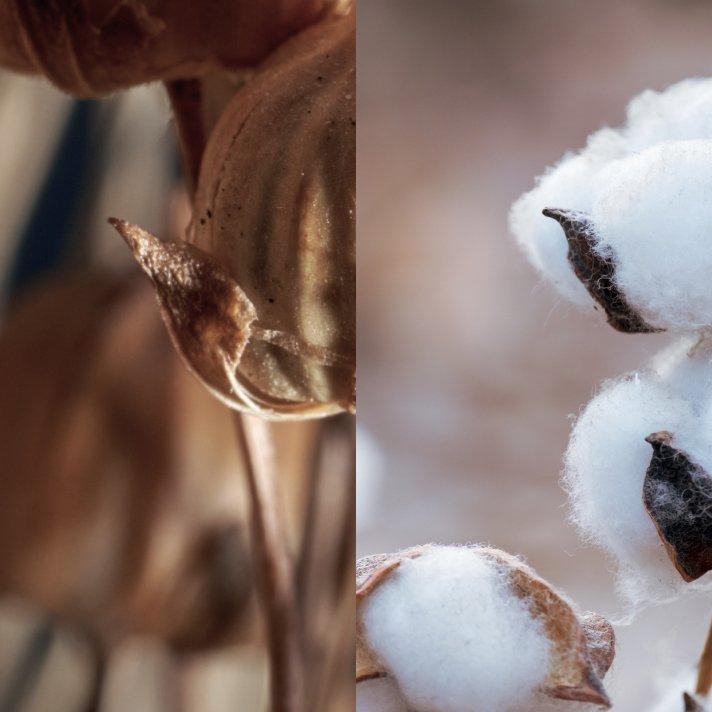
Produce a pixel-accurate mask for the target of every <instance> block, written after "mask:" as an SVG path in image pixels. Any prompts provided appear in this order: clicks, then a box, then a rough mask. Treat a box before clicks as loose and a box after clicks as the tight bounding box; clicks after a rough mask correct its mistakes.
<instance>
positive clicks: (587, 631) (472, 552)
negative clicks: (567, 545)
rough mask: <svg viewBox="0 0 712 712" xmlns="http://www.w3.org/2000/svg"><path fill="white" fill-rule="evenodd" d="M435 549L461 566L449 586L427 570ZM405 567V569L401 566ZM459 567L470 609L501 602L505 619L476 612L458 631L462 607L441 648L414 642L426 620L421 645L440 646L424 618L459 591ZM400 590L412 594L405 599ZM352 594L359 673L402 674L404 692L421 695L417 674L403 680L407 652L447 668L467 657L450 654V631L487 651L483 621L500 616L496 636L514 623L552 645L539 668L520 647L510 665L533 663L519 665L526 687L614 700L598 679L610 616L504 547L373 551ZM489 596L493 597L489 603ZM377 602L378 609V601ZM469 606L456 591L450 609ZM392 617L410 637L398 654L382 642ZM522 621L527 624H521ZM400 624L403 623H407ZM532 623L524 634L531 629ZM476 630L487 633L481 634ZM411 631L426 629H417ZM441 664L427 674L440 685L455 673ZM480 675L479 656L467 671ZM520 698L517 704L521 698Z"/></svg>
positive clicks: (610, 647)
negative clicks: (471, 623)
mask: <svg viewBox="0 0 712 712" xmlns="http://www.w3.org/2000/svg"><path fill="white" fill-rule="evenodd" d="M438 558H439V563H437V565H438V566H443V565H446V566H447V565H449V566H455V567H457V566H458V565H461V566H462V567H463V568H462V571H451V572H449V573H448V574H447V576H449V578H448V581H449V582H450V583H449V585H448V586H446V587H443V586H442V583H441V582H440V580H439V579H438V578H437V577H435V578H427V576H429V575H430V574H428V571H430V569H428V567H430V566H433V562H437V561H438ZM404 562H409V563H408V566H407V568H405V567H404ZM443 562H444V564H443ZM471 566H473V567H475V568H473V569H472V571H475V570H476V571H478V572H479V574H480V575H478V576H475V577H473V578H472V579H471V580H470V578H469V575H470V573H468V572H471V570H470V568H469V567H471ZM418 567H420V569H419V570H420V571H422V572H424V573H423V574H417V570H418ZM400 571H402V572H403V573H402V574H400V573H399V572H400ZM414 572H415V574H416V575H415V576H414ZM463 572H464V573H463ZM441 573H443V572H441ZM489 575H492V576H493V578H492V579H491V580H492V581H503V582H504V587H503V588H501V589H498V588H497V585H498V584H495V587H494V588H493V589H492V590H490V589H488V586H489V585H490V580H489V579H488V576H489ZM423 576H425V577H426V578H423ZM463 576H464V578H465V579H466V582H465V583H466V585H465V586H463V590H464V591H467V592H468V593H467V597H468V598H469V597H471V599H472V600H471V609H472V611H478V613H477V615H480V613H479V611H482V610H488V611H492V610H495V609H496V610H498V611H499V615H501V616H503V618H502V619H501V620H500V619H497V620H482V621H479V623H480V624H481V626H480V627H479V628H478V630H477V631H473V635H474V636H475V637H474V638H471V637H470V635H469V634H468V631H467V630H462V626H463V620H462V619H460V617H459V615H458V614H454V615H453V620H452V621H451V626H452V627H451V628H450V627H449V626H450V623H449V622H445V624H444V625H445V626H448V627H447V628H446V629H444V630H442V631H441V635H442V639H443V645H442V646H441V647H438V648H434V649H428V650H420V649H417V648H416V646H415V644H414V643H413V641H412V640H408V637H409V636H410V634H411V632H410V631H409V630H407V628H409V627H410V626H416V625H422V626H424V627H426V629H427V631H428V634H427V635H425V636H422V640H423V641H429V642H426V643H424V645H426V646H436V645H437V642H436V641H437V639H438V635H433V631H432V630H430V628H431V627H432V623H431V621H429V620H428V618H429V617H430V616H429V614H428V611H429V610H432V611H433V616H434V617H436V618H437V617H438V616H440V617H441V616H442V611H443V610H448V608H449V607H450V606H449V597H450V596H452V595H453V594H452V588H451V586H452V585H453V582H454V581H456V580H459V578H462V577H463ZM403 577H411V579H412V580H413V581H416V582H417V583H416V584H413V585H412V586H411V587H408V586H406V585H405V584H403V583H402V580H403ZM390 587H395V588H390ZM480 588H481V589H482V590H480ZM381 591H383V592H384V594H385V595H386V598H385V599H381V598H380V596H381V593H380V592H381ZM394 592H395V593H396V594H398V597H397V599H394V598H393V595H394ZM457 595H458V594H455V596H457ZM489 596H494V597H495V599H494V600H493V599H489V598H488V597H489ZM403 597H405V598H407V599H408V600H404V598H403ZM481 597H484V598H481ZM356 598H357V604H358V613H357V669H356V681H357V682H359V681H362V680H367V679H372V678H375V677H383V676H387V675H389V676H392V677H394V678H395V679H396V681H397V682H398V683H399V685H400V686H401V688H402V689H403V692H404V694H405V696H406V698H407V697H408V696H409V690H410V694H411V695H413V694H415V693H414V692H413V690H412V689H410V688H412V679H411V681H410V682H408V680H407V679H406V678H407V677H408V676H409V675H410V676H411V678H412V676H413V675H412V673H411V672H410V671H409V670H408V665H409V664H410V663H409V660H410V659H411V658H413V657H420V658H421V659H424V660H438V661H439V663H438V665H441V666H445V667H448V666H450V665H462V654H461V652H462V651H461V650H459V651H457V652H456V653H454V657H455V658H457V660H455V659H453V660H450V659H449V657H448V655H449V653H448V650H449V649H450V648H451V647H452V644H451V641H450V638H451V637H452V636H457V635H459V634H460V633H462V634H463V635H465V637H466V638H467V640H468V645H473V646H474V643H472V640H473V639H477V640H479V641H480V642H481V645H482V649H481V650H479V649H476V646H475V647H473V648H472V649H471V651H470V652H471V655H472V656H473V659H480V654H482V656H483V657H485V658H486V657H487V655H486V648H487V646H488V642H487V640H486V634H484V633H482V631H483V630H484V629H485V628H487V629H490V628H491V629H493V630H494V629H498V626H500V625H501V626H502V630H501V631H499V633H498V635H499V636H504V637H503V640H504V639H505V638H507V635H508V634H510V633H511V634H515V633H514V631H517V632H516V635H517V636H519V635H525V636H526V635H533V636H534V638H532V639H531V640H530V643H531V645H532V648H533V649H535V648H537V645H538V643H537V640H539V641H541V643H543V645H544V650H545V651H546V653H545V654H544V655H543V657H542V658H541V664H542V667H541V668H536V669H535V670H534V671H533V672H532V668H531V665H532V664H534V665H535V666H536V665H537V664H538V663H533V661H532V660H527V659H526V657H524V658H522V657H521V656H515V657H516V659H512V660H507V661H506V664H507V665H508V666H512V667H514V668H516V667H517V666H522V668H523V670H525V669H526V668H527V665H529V666H530V667H529V668H528V669H526V671H524V672H522V675H523V678H526V679H527V680H529V682H531V683H532V689H531V691H530V692H531V694H532V695H537V694H539V695H540V694H542V693H543V694H544V695H546V696H548V697H551V698H554V699H560V700H571V701H576V702H586V703H590V704H593V705H601V706H606V707H609V706H610V700H609V698H608V696H607V694H606V692H605V690H604V689H603V685H602V683H601V678H602V677H603V676H604V675H605V673H606V672H607V670H608V668H609V667H610V665H611V662H612V660H613V656H614V654H615V636H614V634H613V629H612V627H611V626H610V624H609V623H608V622H607V621H606V620H605V619H603V618H601V617H600V616H598V615H596V614H592V613H587V614H585V615H582V616H579V615H578V614H577V613H576V612H575V611H574V609H573V608H572V607H571V605H570V604H569V603H568V602H567V601H566V599H564V598H563V597H562V596H561V595H560V594H558V593H557V592H556V591H555V590H554V589H553V588H552V587H551V586H550V585H549V584H548V583H547V582H546V581H544V580H543V579H541V578H540V577H539V576H537V574H536V573H535V572H534V571H533V570H532V569H531V568H529V567H528V566H526V565H525V564H524V563H523V562H522V561H520V560H519V559H517V558H516V557H513V556H511V555H509V554H507V553H505V552H503V551H500V550H497V549H491V548H486V547H478V546H472V547H438V546H423V547H416V548H412V549H408V550H406V551H402V552H399V553H397V554H393V555H385V554H381V555H377V556H372V557H367V558H365V559H361V560H359V561H358V562H357V574H356ZM382 600H386V601H388V600H390V601H391V603H393V604H394V605H396V607H397V608H398V611H395V610H391V607H390V606H389V605H388V604H387V603H382ZM483 600H485V601H490V603H488V604H487V605H484V606H483V605H482V601H483ZM495 600H496V601H497V602H496V603H495ZM490 604H492V605H490ZM374 605H375V606H377V608H375V609H374ZM463 606H465V608H467V607H468V604H467V601H463V600H460V599H457V600H456V601H455V603H454V605H453V606H452V610H453V611H462V610H463V609H462V607H463ZM431 607H432V608H431ZM413 611H415V613H413ZM522 611H523V612H525V613H523V615H524V616H525V617H524V618H523V619H522V620H521V622H520V623H515V622H514V618H516V616H517V615H518V614H520V612H522ZM409 614H410V615H411V616H414V618H413V620H408V615H409ZM488 615H493V614H491V613H490V614H488ZM391 616H393V617H391ZM510 616H513V618H510ZM505 619H506V620H505ZM394 621H399V623H397V624H396V625H395V628H396V629H397V630H396V632H395V636H396V637H397V638H398V639H401V638H403V640H404V641H405V642H403V645H404V646H408V649H407V650H405V651H402V655H394V650H393V647H394V646H393V641H392V640H390V641H388V642H386V643H384V640H383V629H384V628H385V629H388V628H391V629H392V628H393V627H394ZM439 624H440V625H443V621H442V620H440V622H439ZM519 625H521V626H522V627H523V628H518V627H517V626H519ZM401 626H402V627H404V628H405V629H406V630H401ZM529 627H531V629H530V628H529ZM527 630H528V633H525V631H527ZM532 631H534V632H533V633H532ZM477 634H480V636H481V637H480V638H477ZM414 639H415V640H418V639H421V638H419V637H418V636H416V637H415V638H414ZM505 647H506V643H505ZM396 652H398V651H396ZM500 653H501V651H500ZM399 658H402V659H401V660H399ZM458 661H459V662H458ZM480 664H481V663H480ZM441 672H442V673H443V674H442V675H441V673H439V672H437V665H435V664H433V665H432V669H431V667H430V666H427V674H428V675H430V674H431V673H432V675H433V679H432V680H429V681H428V684H431V685H432V686H434V687H437V685H438V682H439V679H440V678H442V679H445V678H447V679H449V678H450V675H449V672H448V670H444V671H441ZM490 672H492V671H490ZM478 674H479V675H483V679H486V678H487V676H488V673H487V672H483V671H482V670H481V669H480V668H478V667H477V665H474V667H473V669H472V670H467V671H466V676H467V677H469V676H472V680H473V684H475V685H479V684H480V683H479V682H477V678H478ZM418 675H420V671H419V672H418ZM532 675H533V676H532ZM527 676H529V677H527ZM515 677H516V675H515ZM482 684H486V683H482ZM434 694H435V693H434ZM495 694H497V695H498V694H500V693H495ZM493 699H494V698H493ZM518 702H519V703H520V704H521V700H519V701H518ZM518 709H519V708H518Z"/></svg>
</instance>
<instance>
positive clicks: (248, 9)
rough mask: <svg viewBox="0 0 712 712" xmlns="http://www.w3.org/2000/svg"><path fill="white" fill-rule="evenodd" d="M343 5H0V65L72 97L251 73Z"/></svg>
mask: <svg viewBox="0 0 712 712" xmlns="http://www.w3.org/2000/svg"><path fill="white" fill-rule="evenodd" d="M343 4H344V2H343V0H266V1H261V2H254V1H252V0H218V1H217V2H213V3H202V2H195V0H42V2H37V1H36V0H5V1H4V2H3V3H2V9H1V10H0V41H1V42H2V46H0V62H2V64H3V66H6V67H9V68H11V69H16V70H20V71H28V72H34V73H38V74H43V75H44V76H46V77H47V78H48V79H49V80H50V81H52V82H53V83H54V84H56V85H57V86H58V87H60V88H61V89H63V90H65V91H67V92H69V93H71V94H74V95H75V96H96V95H98V94H104V93H107V92H110V91H114V90H116V89H122V88H126V87H129V86H133V85H136V84H142V83H145V82H150V81H155V80H171V79H179V78H186V77H196V76H201V75H203V74H205V73H207V72H210V71H217V70H221V69H234V68H240V67H245V66H250V65H254V64H256V63H258V62H259V61H261V60H262V59H263V58H264V57H265V56H267V54H268V53H269V52H270V51H272V50H273V49H274V48H275V47H277V46H278V45H279V44H280V43H281V42H283V41H284V40H285V39H287V38H288V37H289V36H291V35H292V34H294V33H296V32H298V31H299V30H301V29H303V28H304V27H306V26H308V25H309V24H311V23H313V22H315V21H317V20H319V19H320V18H322V17H324V16H325V15H328V14H331V13H338V12H340V11H341V7H342V6H343Z"/></svg>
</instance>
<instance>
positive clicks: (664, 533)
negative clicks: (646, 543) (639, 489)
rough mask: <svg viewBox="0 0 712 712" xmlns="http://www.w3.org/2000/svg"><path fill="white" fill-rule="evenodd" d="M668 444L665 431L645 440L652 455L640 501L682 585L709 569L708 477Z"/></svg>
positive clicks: (711, 498) (711, 496)
mask: <svg viewBox="0 0 712 712" xmlns="http://www.w3.org/2000/svg"><path fill="white" fill-rule="evenodd" d="M672 440H673V436H672V434H671V433H669V432H667V431H661V432H659V433H652V434H651V435H649V436H648V437H647V438H646V441H647V442H649V443H650V444H651V445H652V447H653V456H652V458H651V460H650V465H649V466H648V471H647V472H646V474H645V481H644V482H643V502H644V504H645V507H646V509H647V511H648V514H649V515H650V518H651V519H652V520H653V523H654V524H655V527H656V528H657V530H658V534H659V535H660V538H661V540H662V542H663V544H664V545H665V549H666V551H667V553H668V556H669V557H670V559H671V560H672V562H673V564H674V565H675V568H676V569H677V570H678V572H679V573H680V575H681V576H682V578H683V579H685V581H694V580H695V579H698V578H699V577H700V576H702V575H704V574H705V573H706V572H707V571H709V570H710V569H712V527H710V525H709V521H710V520H709V507H710V502H712V478H710V476H709V474H708V473H707V472H705V470H704V469H703V468H702V467H700V466H699V465H697V464H696V463H695V462H693V461H692V460H691V459H690V457H689V456H688V455H687V454H686V453H685V452H683V451H682V450H679V449H677V448H676V447H674V446H673V445H672Z"/></svg>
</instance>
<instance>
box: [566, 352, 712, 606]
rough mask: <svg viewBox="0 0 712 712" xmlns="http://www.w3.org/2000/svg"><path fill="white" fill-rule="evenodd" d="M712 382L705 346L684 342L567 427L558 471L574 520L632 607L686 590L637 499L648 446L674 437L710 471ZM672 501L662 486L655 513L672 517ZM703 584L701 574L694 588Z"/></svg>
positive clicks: (606, 392) (612, 385) (671, 491)
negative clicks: (614, 572) (659, 437)
mask: <svg viewBox="0 0 712 712" xmlns="http://www.w3.org/2000/svg"><path fill="white" fill-rule="evenodd" d="M711 377H712V364H711V363H710V352H709V349H708V347H707V346H706V345H705V343H704V342H701V343H699V344H695V342H694V340H691V339H685V340H683V341H681V342H679V343H677V344H673V345H672V346H671V347H669V348H668V349H666V350H665V351H663V352H662V353H661V354H660V355H658V356H657V357H656V358H655V359H653V361H652V363H651V365H650V366H649V367H648V368H647V369H645V370H644V371H641V372H639V373H635V374H632V375H629V376H626V377H624V378H622V379H620V380H618V381H613V382H609V383H606V384H604V386H603V388H602V390H601V391H600V392H599V393H598V395H597V396H596V397H595V398H594V399H593V400H592V401H591V402H590V403H589V404H588V405H587V406H586V408H585V409H584V411H583V412H582V414H581V415H580V417H579V418H578V420H577V421H576V424H575V425H574V428H573V431H572V435H571V440H570V443H569V447H568V450H567V452H566V458H565V467H564V484H565V486H566V489H567V491H568V493H569V496H570V501H571V506H572V517H573V519H574V521H575V522H576V524H577V525H578V527H579V528H580V530H581V532H582V534H583V536H584V538H585V539H586V540H588V541H590V542H591V543H594V544H596V545H598V546H600V547H601V548H603V549H604V550H606V551H607V552H609V553H610V554H611V555H612V556H613V557H614V558H615V560H616V562H617V565H618V587H619V590H620V592H621V594H622V595H623V597H624V598H625V599H626V600H627V601H628V602H629V603H630V604H631V605H632V606H633V607H636V606H640V605H644V604H647V603H651V602H660V601H664V600H669V599H672V598H675V597H677V596H678V595H679V594H680V593H682V592H683V591H684V590H685V589H686V588H689V587H690V585H689V584H685V582H684V580H683V579H682V578H681V577H680V575H679V573H678V572H677V571H676V570H675V567H674V566H672V565H671V561H670V559H669V557H668V554H667V553H666V545H665V544H664V542H663V541H661V538H660V535H659V533H658V529H657V527H656V522H655V521H654V520H653V518H652V517H651V513H650V511H649V507H646V503H645V502H644V497H643V493H644V487H646V482H648V483H649V482H650V479H649V477H648V471H649V468H650V467H651V462H652V458H653V454H654V449H653V448H651V442H650V441H648V440H647V439H649V438H650V436H652V435H653V434H656V433H657V434H659V433H671V434H674V443H675V446H676V447H679V448H680V449H681V450H683V451H685V452H687V453H689V454H690V457H692V458H693V459H694V461H695V462H696V463H697V464H699V465H701V466H703V467H705V468H712V450H711V448H710V438H709V433H710V432H712V430H710V425H712V419H711V417H710V412H709V409H710V403H711V402H712V401H711V398H710V396H712V389H711V388H710V379H711ZM709 471H710V472H712V469H710V470H709ZM673 480H674V477H673ZM649 494H650V493H649ZM676 496H677V495H676V494H675V488H674V487H672V488H666V487H662V488H659V491H658V495H657V499H658V502H657V505H658V506H657V507H656V508H657V509H658V510H659V511H660V512H667V513H668V514H670V515H671V516H672V515H674V512H673V508H672V504H673V500H674V498H675V497H676ZM666 498H667V499H666ZM658 524H659V522H658ZM709 585H710V581H709V577H707V578H705V579H701V580H700V582H699V583H697V584H695V586H694V587H695V588H698V587H700V586H704V587H708V586H709Z"/></svg>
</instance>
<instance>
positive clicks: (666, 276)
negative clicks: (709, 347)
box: [557, 140, 712, 329]
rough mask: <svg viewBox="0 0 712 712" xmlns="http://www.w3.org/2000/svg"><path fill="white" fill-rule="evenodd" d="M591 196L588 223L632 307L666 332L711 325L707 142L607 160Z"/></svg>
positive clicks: (711, 171) (710, 154)
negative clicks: (610, 258) (609, 257)
mask: <svg viewBox="0 0 712 712" xmlns="http://www.w3.org/2000/svg"><path fill="white" fill-rule="evenodd" d="M592 192H593V194H594V195H595V196H596V197H595V199H594V201H593V205H592V208H591V211H590V217H591V220H592V222H593V225H594V226H595V228H596V233H597V236H598V239H599V240H600V243H601V244H602V245H604V246H605V248H606V249H610V250H612V253H613V257H614V261H615V264H616V272H615V281H616V284H617V286H618V287H619V289H620V290H621V291H622V292H623V293H624V294H625V296H626V299H627V301H628V302H629V303H630V304H631V306H632V307H634V308H635V309H636V311H638V312H639V313H640V314H641V315H642V316H643V317H644V319H645V320H646V321H648V322H650V323H651V324H653V325H654V326H657V327H662V328H666V329H677V328H687V329H698V328H700V327H702V326H705V325H707V324H710V323H712V290H710V288H709V275H710V274H711V273H712V202H711V201H710V199H709V196H710V195H712V140H695V141H672V142H666V143H662V144H658V145H656V146H654V147H652V148H649V149H647V150H645V151H642V152H641V153H639V154H636V155H633V156H630V157H627V158H624V159H621V160H618V161H614V162H612V163H611V164H610V165H608V166H607V167H606V168H605V169H604V170H602V171H601V172H599V174H598V176H597V177H596V178H595V180H594V185H593V191H592ZM557 227H558V226H557Z"/></svg>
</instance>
